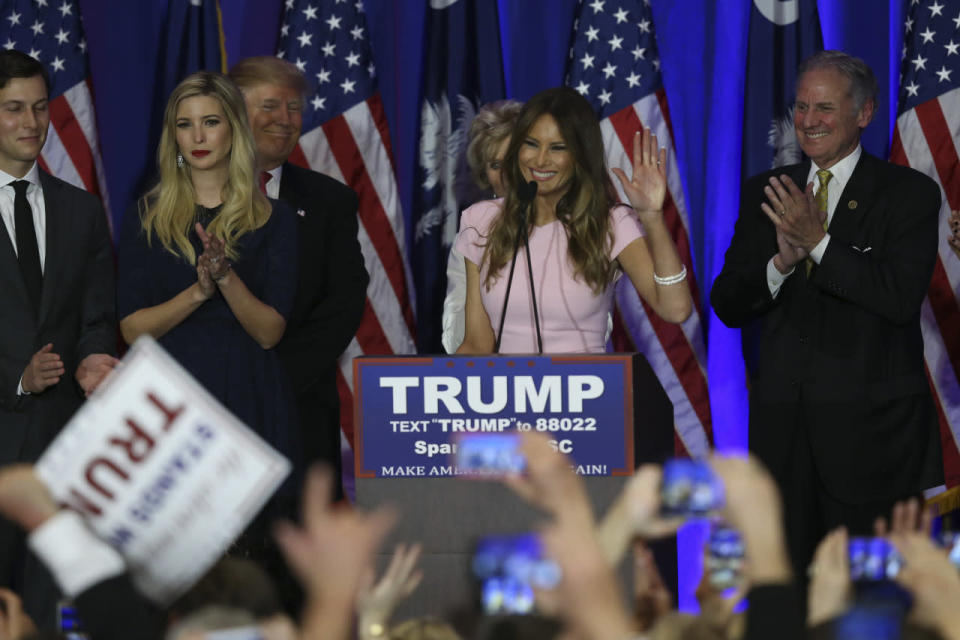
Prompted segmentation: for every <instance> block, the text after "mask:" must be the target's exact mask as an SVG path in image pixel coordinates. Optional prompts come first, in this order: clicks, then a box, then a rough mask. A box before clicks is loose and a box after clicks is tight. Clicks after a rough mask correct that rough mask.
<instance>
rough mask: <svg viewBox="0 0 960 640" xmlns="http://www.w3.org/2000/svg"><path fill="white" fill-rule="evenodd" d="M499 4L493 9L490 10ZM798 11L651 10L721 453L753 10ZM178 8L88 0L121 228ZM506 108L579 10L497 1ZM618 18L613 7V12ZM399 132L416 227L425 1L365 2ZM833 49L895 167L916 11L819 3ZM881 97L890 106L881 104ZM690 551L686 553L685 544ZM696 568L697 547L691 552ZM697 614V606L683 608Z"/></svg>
mask: <svg viewBox="0 0 960 640" xmlns="http://www.w3.org/2000/svg"><path fill="white" fill-rule="evenodd" d="M490 1H492V0H490ZM792 1H793V0H723V2H717V0H651V4H652V8H653V11H654V21H655V22H654V28H655V29H656V34H657V40H658V44H659V48H660V57H661V63H662V71H663V80H664V85H665V86H666V90H667V95H668V98H669V100H670V106H671V114H672V120H673V128H674V134H675V146H676V152H677V156H678V162H679V166H680V171H681V173H682V178H683V181H684V185H685V189H686V201H687V203H688V210H689V212H690V223H691V241H692V243H693V248H694V261H695V265H696V269H697V277H698V281H699V283H700V284H701V288H702V290H703V292H704V294H705V296H704V300H703V301H702V302H703V304H704V308H705V314H704V317H705V318H707V326H706V330H707V340H708V351H709V362H708V374H709V379H710V387H711V405H712V411H713V417H714V433H715V436H716V442H717V444H718V446H720V447H727V448H740V447H742V446H743V445H744V444H745V442H746V434H745V429H746V407H745V406H744V401H743V399H744V397H745V394H744V392H743V387H744V373H743V366H742V361H741V354H740V339H739V333H738V332H736V331H731V330H729V329H727V328H726V327H724V326H723V325H722V324H721V323H720V322H719V321H717V319H716V317H715V316H713V315H712V314H711V313H710V311H709V300H708V299H707V297H706V293H707V292H709V289H710V284H711V283H712V282H713V279H714V278H715V277H716V274H717V273H718V272H719V270H720V267H721V265H722V262H723V254H724V251H725V250H726V248H727V245H728V244H729V241H730V237H731V235H732V233H733V224H734V221H735V219H736V215H737V203H738V197H739V185H740V179H741V176H740V167H741V162H740V159H741V141H742V131H743V95H744V89H745V86H744V85H745V75H744V74H745V69H746V56H747V36H748V16H749V15H750V11H751V8H752V6H753V5H754V4H756V3H763V4H772V3H784V4H787V3H790V2H792ZM172 2H173V0H140V1H139V2H116V1H114V0H80V7H81V10H82V12H83V18H84V24H85V27H86V32H87V38H88V41H89V50H90V63H91V74H92V78H93V84H94V90H95V94H94V95H95V100H96V108H97V120H98V125H99V130H100V136H101V149H102V153H103V160H104V164H105V169H106V173H107V181H108V186H109V190H110V197H111V201H112V202H113V203H114V206H113V210H114V212H115V215H116V216H118V217H119V216H120V215H122V213H123V211H124V209H125V206H126V204H127V203H129V202H131V201H132V199H133V198H135V197H136V194H137V191H138V189H139V188H141V187H140V186H139V185H138V184H137V182H138V180H139V178H140V176H141V174H142V173H143V171H144V168H145V167H146V166H147V165H148V163H149V159H150V158H151V157H152V156H153V154H154V152H155V150H154V149H152V148H150V144H149V141H150V140H151V138H152V137H153V136H154V135H155V133H153V132H151V131H150V130H149V129H150V125H149V120H150V118H149V114H150V113H151V112H152V109H153V107H154V105H155V104H158V103H159V104H162V103H163V102H164V101H165V99H166V96H165V95H163V94H162V90H161V88H160V85H161V82H160V79H159V78H157V77H156V74H155V70H156V69H157V68H158V60H157V58H158V53H157V52H158V51H159V50H160V49H161V43H162V41H163V37H164V34H163V25H164V24H165V21H166V17H167V15H168V12H169V10H170V9H169V6H170V5H171V4H172ZM497 3H498V9H499V21H500V28H501V49H502V55H501V57H500V59H491V60H490V61H489V64H491V65H502V67H503V69H502V71H503V78H504V83H505V87H506V93H507V97H512V98H517V99H520V100H525V99H527V98H529V97H530V96H531V95H533V94H534V93H536V92H537V91H539V90H541V89H545V88H547V87H552V86H557V85H559V84H561V83H562V82H563V73H564V68H565V61H566V56H567V52H568V48H569V45H570V35H571V32H572V26H573V16H574V11H575V9H576V0H497ZM220 4H221V9H222V13H223V25H224V32H225V35H226V42H227V55H228V62H229V63H232V62H235V61H236V60H238V59H240V58H242V57H245V56H249V55H263V54H271V53H274V52H275V48H276V41H277V35H278V32H279V29H280V16H281V14H282V11H281V9H282V0H221V3H220ZM608 4H612V3H611V2H610V1H609V0H608ZM364 5H365V7H366V10H367V11H368V13H369V21H368V24H369V25H370V29H371V38H372V44H373V49H374V56H375V58H376V63H377V70H378V74H379V76H380V87H381V92H382V96H383V101H384V105H385V109H386V113H387V118H388V121H389V123H390V129H391V136H392V140H393V145H394V153H395V159H396V167H397V174H398V175H397V179H398V184H399V188H400V196H401V201H402V204H403V208H404V211H405V213H406V214H407V215H409V213H410V211H411V206H412V200H413V189H414V183H415V172H416V167H417V158H416V153H417V130H418V127H417V123H418V121H419V108H420V100H421V91H422V89H421V87H422V82H421V80H422V79H421V77H420V75H421V73H422V71H421V70H422V69H423V68H424V50H423V49H424V46H425V37H424V35H425V32H424V29H425V16H426V5H427V2H426V0H364ZM817 5H818V8H819V13H820V22H821V25H822V28H823V40H824V46H825V47H826V48H839V49H844V50H846V51H848V52H849V53H852V54H854V55H857V56H860V57H862V58H864V59H865V60H866V61H867V62H868V63H869V64H870V65H871V66H872V67H873V69H874V71H875V72H876V74H877V77H878V80H879V82H880V85H881V91H880V95H881V104H880V110H879V113H878V117H877V118H876V119H875V121H874V123H873V124H872V125H871V126H870V127H869V128H868V129H867V131H866V134H865V136H864V146H865V147H866V148H867V150H869V151H870V152H871V153H874V154H876V155H879V156H881V157H885V156H886V155H887V152H888V149H889V141H890V135H891V131H892V127H893V118H894V116H893V114H894V112H895V109H896V95H897V86H896V85H897V77H898V73H899V60H900V47H901V43H902V38H903V34H902V31H903V18H904V15H905V7H904V5H905V0H818V2H817ZM884 96H886V97H887V98H886V99H884ZM684 544H687V543H684ZM682 553H683V554H684V555H687V553H689V554H690V555H691V556H697V554H699V550H698V549H697V548H696V544H694V543H689V550H688V552H687V551H682ZM682 602H683V603H689V599H687V600H682Z"/></svg>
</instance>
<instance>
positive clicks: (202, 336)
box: [117, 201, 299, 461]
mask: <svg viewBox="0 0 960 640" xmlns="http://www.w3.org/2000/svg"><path fill="white" fill-rule="evenodd" d="M271 204H272V205H273V213H272V214H271V215H270V219H269V220H268V221H267V223H266V224H265V225H263V226H262V227H260V228H259V229H256V230H254V231H252V232H250V233H248V234H246V235H244V236H242V237H241V238H240V239H239V242H238V253H239V254H240V255H239V258H238V259H237V260H235V261H234V262H233V269H234V272H235V273H236V274H237V275H238V276H239V277H240V279H241V280H243V282H244V284H245V285H246V286H247V288H248V289H249V290H250V292H251V293H252V294H253V295H254V296H256V297H257V299H259V300H260V301H261V302H263V303H265V304H267V305H270V306H271V307H273V308H274V309H275V310H276V311H277V312H278V313H279V314H280V315H282V316H283V317H284V319H286V318H287V316H288V315H289V313H290V310H291V308H292V306H293V297H294V293H295V291H296V285H297V268H298V255H299V254H298V251H299V238H298V236H297V233H298V228H297V221H296V219H295V218H294V215H295V214H294V213H293V212H292V210H291V209H290V208H289V207H288V206H286V205H285V204H283V203H280V202H277V201H271ZM216 213H217V210H216V209H205V208H204V207H200V206H198V207H197V221H198V222H200V224H202V225H203V226H204V227H206V226H207V225H208V224H209V222H210V221H211V220H212V219H213V217H214V216H215V215H216ZM190 241H191V242H192V243H193V246H194V249H195V250H196V252H197V255H200V254H201V253H202V252H203V247H202V245H201V243H200V239H199V238H198V237H197V235H196V232H195V231H193V230H192V229H191V231H190ZM196 281H197V271H196V267H194V266H193V265H191V264H190V263H189V262H187V261H186V260H185V259H183V258H182V257H179V256H175V255H173V254H172V253H170V252H169V251H167V250H166V249H165V248H164V247H163V244H162V243H161V242H160V241H159V240H157V239H156V238H153V239H152V244H151V245H148V244H147V238H146V236H145V234H144V233H143V230H142V228H141V225H140V215H139V211H138V210H137V207H136V206H133V207H131V208H130V210H128V211H127V213H126V216H124V219H123V229H122V231H121V235H120V241H119V248H118V278H117V283H118V287H117V289H118V293H117V312H118V317H119V318H121V319H122V318H125V317H127V316H128V315H130V314H131V313H133V312H134V311H138V310H139V309H143V308H146V307H152V306H154V305H157V304H160V303H162V302H166V301H167V300H170V299H171V298H173V297H174V296H176V295H177V294H179V293H180V292H181V291H183V290H184V289H186V288H187V287H189V286H190V285H191V284H193V283H194V282H196ZM158 342H159V343H160V344H161V345H162V346H163V347H164V348H165V349H166V350H167V351H168V352H169V353H170V355H172V356H173V357H174V358H176V360H177V361H178V362H179V363H180V364H181V365H183V367H184V368H186V369H187V371H189V372H190V373H191V374H192V375H193V376H194V377H195V378H196V379H197V381H198V382H200V384H202V385H203V386H204V387H205V388H206V389H207V391H209V392H210V393H211V394H212V395H213V396H215V397H216V398H217V399H218V400H219V401H220V402H221V403H223V405H224V406H225V407H226V408H227V409H229V410H230V411H231V412H232V413H233V414H234V415H236V416H237V417H238V418H239V419H240V420H241V421H242V422H244V423H245V424H246V425H248V426H249V427H250V428H251V429H253V430H254V431H256V432H257V433H258V434H260V436H261V437H262V438H263V439H264V440H266V441H267V442H269V443H270V444H271V445H273V446H274V447H275V448H276V449H277V450H279V451H280V452H281V453H283V454H284V455H285V456H287V458H288V459H290V460H291V461H295V460H296V459H297V458H296V457H295V456H294V455H293V454H294V453H295V452H296V450H297V443H296V441H295V440H294V439H295V438H296V433H297V424H296V413H295V409H294V400H293V393H292V390H291V388H290V385H289V383H288V382H287V378H286V374H285V372H284V370H283V368H282V367H281V364H280V360H279V358H278V357H277V354H276V352H275V351H274V350H273V349H264V348H262V347H261V346H260V345H259V344H257V343H256V341H254V339H253V338H251V337H250V335H249V334H248V333H247V332H246V331H245V330H244V328H243V327H242V326H241V325H240V322H239V321H238V320H237V318H236V317H235V316H234V315H233V312H232V311H231V310H230V307H229V306H228V305H227V302H226V300H225V299H224V297H223V295H222V294H221V293H220V291H219V290H217V291H215V292H214V294H213V296H212V297H211V298H210V299H209V300H207V301H206V302H204V303H203V304H202V305H200V307H199V308H197V309H196V310H195V311H194V312H193V313H192V314H190V315H189V316H187V318H186V319H185V320H184V321H183V322H181V323H180V324H179V325H177V326H176V327H174V328H173V329H171V330H170V331H169V332H167V333H166V334H164V335H163V336H161V337H160V339H159V341H158Z"/></svg>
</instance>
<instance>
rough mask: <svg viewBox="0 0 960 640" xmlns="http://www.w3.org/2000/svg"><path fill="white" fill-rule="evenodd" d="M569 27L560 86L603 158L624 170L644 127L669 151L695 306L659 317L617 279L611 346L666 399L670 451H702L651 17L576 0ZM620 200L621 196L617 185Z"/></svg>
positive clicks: (692, 337) (703, 385)
mask: <svg viewBox="0 0 960 640" xmlns="http://www.w3.org/2000/svg"><path fill="white" fill-rule="evenodd" d="M574 31H575V34H574V38H573V47H572V48H571V49H570V59H569V62H568V72H567V84H568V85H570V86H572V87H573V88H574V89H576V90H577V91H579V92H580V93H581V94H582V95H583V96H585V97H586V98H587V99H588V100H590V102H591V104H592V105H593V107H594V108H595V109H596V111H597V113H598V114H599V116H600V118H601V122H600V127H601V130H602V131H603V139H604V146H605V147H606V158H607V164H608V165H609V166H610V167H622V168H623V169H624V170H625V171H626V172H627V175H629V174H630V171H631V167H632V166H633V165H632V161H631V158H632V150H633V134H634V132H636V131H638V130H639V129H640V127H644V126H646V127H650V129H651V130H652V131H653V132H654V133H655V134H656V135H657V140H658V141H659V143H660V144H661V145H662V146H664V147H666V148H667V150H668V151H669V153H668V154H667V180H668V188H669V192H668V194H667V201H666V203H665V204H664V216H665V218H666V222H667V226H668V227H669V228H670V231H671V234H672V235H673V239H674V242H675V243H676V245H677V249H678V250H679V252H680V257H681V259H682V260H683V262H684V264H685V265H686V266H687V273H688V278H689V279H690V288H691V290H692V292H693V297H694V302H695V309H694V312H693V314H691V316H690V318H688V319H687V321H686V322H684V323H683V324H682V325H675V324H670V323H668V322H665V321H663V320H661V319H660V317H659V316H657V315H656V314H655V313H654V312H653V310H652V309H650V307H649V306H647V305H646V304H644V302H643V301H642V300H641V299H640V297H639V296H638V295H637V292H636V290H635V289H634V287H633V285H632V284H631V283H630V281H629V279H628V278H621V280H620V282H619V283H618V284H617V290H616V299H617V313H616V317H615V326H614V347H615V348H616V349H617V350H618V351H623V350H633V349H634V348H635V349H636V350H638V351H641V352H643V353H644V355H646V357H647V360H649V361H650V365H651V366H652V367H653V369H654V371H655V372H656V373H657V377H658V378H659V379H660V382H661V384H663V387H664V389H666V391H667V395H669V396H670V400H671V401H672V402H673V406H674V426H675V428H676V449H677V452H678V453H684V454H687V455H690V456H693V457H702V456H705V455H706V454H707V453H708V452H709V449H710V443H711V439H712V438H711V419H710V399H709V395H708V392H707V375H706V371H705V369H704V362H705V361H706V355H705V354H706V350H705V349H704V340H703V325H702V324H701V322H700V307H699V295H698V293H697V287H696V281H695V279H694V278H693V260H692V258H691V255H690V240H689V236H688V228H689V225H688V222H687V214H686V207H685V205H684V197H683V186H682V184H681V183H680V176H679V172H678V169H677V162H676V156H675V154H674V153H673V152H672V151H673V132H672V130H671V126H670V114H669V111H668V109H667V96H666V93H665V92H664V90H663V84H662V82H661V76H660V60H659V59H658V58H657V44H656V39H655V37H654V31H653V15H652V12H651V10H650V6H649V3H647V2H645V1H643V0H620V1H618V2H612V1H610V0H593V1H592V2H589V3H588V2H583V1H582V0H581V3H580V5H579V7H578V9H577V20H576V22H575V23H574ZM614 182H616V180H615V181H614ZM617 189H618V190H619V189H620V187H619V185H617ZM620 199H621V200H622V201H624V202H626V197H625V196H624V194H623V192H622V191H620Z"/></svg>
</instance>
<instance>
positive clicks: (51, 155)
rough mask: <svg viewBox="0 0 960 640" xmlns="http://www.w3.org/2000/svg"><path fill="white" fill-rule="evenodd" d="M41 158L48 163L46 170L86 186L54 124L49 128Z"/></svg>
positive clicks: (79, 185)
mask: <svg viewBox="0 0 960 640" xmlns="http://www.w3.org/2000/svg"><path fill="white" fill-rule="evenodd" d="M41 158H42V159H43V161H44V164H45V165H46V166H45V167H44V170H45V171H48V172H50V173H52V174H53V175H55V176H57V177H58V178H60V179H61V180H64V181H66V182H69V183H70V184H72V185H74V186H75V187H79V188H80V189H83V188H84V185H85V182H84V180H83V178H82V177H81V176H80V174H79V173H77V168H76V167H75V166H74V165H73V162H72V161H71V158H70V153H69V152H68V150H67V148H66V146H65V145H64V141H63V140H62V139H61V138H60V132H59V131H57V128H56V127H54V126H52V125H51V126H50V128H49V129H48V130H47V142H46V143H45V144H44V145H43V152H42V155H41Z"/></svg>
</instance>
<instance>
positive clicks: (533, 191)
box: [493, 181, 543, 354]
mask: <svg viewBox="0 0 960 640" xmlns="http://www.w3.org/2000/svg"><path fill="white" fill-rule="evenodd" d="M517 192H518V193H517V195H518V196H519V199H520V201H521V202H523V206H522V207H521V208H520V228H519V232H518V233H517V238H516V240H515V241H514V243H513V259H512V260H511V261H510V274H509V276H507V292H506V294H505V295H504V297H503V309H502V310H501V311H500V328H499V329H498V330H497V341H496V344H494V347H493V352H494V353H500V340H501V339H502V338H503V324H504V321H505V320H506V317H507V302H508V301H509V300H510V289H511V288H512V287H513V273H514V270H515V269H516V266H517V253H518V252H519V251H520V238H521V236H522V237H523V246H524V249H525V250H526V253H527V273H528V275H529V276H530V293H531V295H532V296H533V320H534V323H535V325H536V329H537V353H538V354H542V353H543V337H542V336H541V335H540V314H539V312H538V311H537V295H536V291H535V289H534V284H533V264H532V262H531V261H530V237H529V235H528V234H527V212H528V210H529V208H530V205H531V204H532V203H533V199H534V197H535V196H536V195H537V183H536V182H533V181H530V182H528V183H526V184H521V185H520V188H519V189H517Z"/></svg>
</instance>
